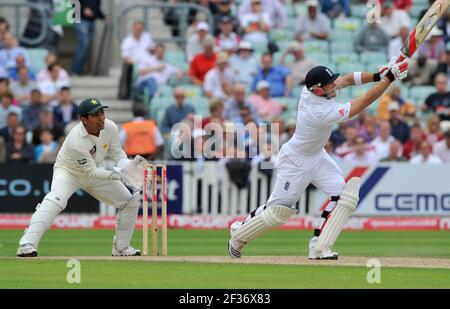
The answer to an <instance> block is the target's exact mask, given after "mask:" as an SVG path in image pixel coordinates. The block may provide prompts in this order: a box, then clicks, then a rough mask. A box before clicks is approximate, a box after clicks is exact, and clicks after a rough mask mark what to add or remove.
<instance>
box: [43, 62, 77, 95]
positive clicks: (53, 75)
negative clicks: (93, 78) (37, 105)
mask: <svg viewBox="0 0 450 309" xmlns="http://www.w3.org/2000/svg"><path fill="white" fill-rule="evenodd" d="M61 70H62V69H61V66H60V65H59V64H58V63H53V64H50V65H49V66H48V72H49V75H48V78H46V79H41V80H38V83H37V84H38V87H39V90H40V92H41V93H42V101H43V102H44V103H50V102H52V101H55V100H57V99H58V93H59V90H61V88H62V87H68V86H69V85H70V83H69V80H68V79H66V77H65V74H64V73H63V72H62V71H61Z"/></svg>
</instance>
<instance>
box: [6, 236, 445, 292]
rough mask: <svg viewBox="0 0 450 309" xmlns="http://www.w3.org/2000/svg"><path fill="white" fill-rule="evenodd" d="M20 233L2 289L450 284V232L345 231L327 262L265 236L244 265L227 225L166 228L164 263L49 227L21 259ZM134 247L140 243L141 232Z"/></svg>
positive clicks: (300, 246)
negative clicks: (375, 267)
mask: <svg viewBox="0 0 450 309" xmlns="http://www.w3.org/2000/svg"><path fill="white" fill-rule="evenodd" d="M21 234H22V231H18V230H7V231H5V230H0V288H31V287H33V288H62V287H67V288H450V233H449V232H435V231H433V232H431V231H430V232H345V233H343V234H342V235H341V237H340V239H339V241H338V243H337V244H336V250H338V251H339V252H340V253H341V255H342V259H340V260H339V261H337V262H327V263H322V262H314V261H313V262H310V261H308V260H307V259H306V258H304V257H305V256H306V254H307V250H306V244H307V241H308V239H309V237H310V235H311V232H306V231H273V232H270V233H268V234H266V235H264V236H263V237H261V238H260V239H258V240H256V241H255V242H253V243H252V244H251V245H250V246H248V248H247V249H246V250H245V258H244V259H242V262H243V263H239V262H236V261H235V260H233V261H232V260H231V259H229V258H228V257H227V251H226V243H227V240H228V234H227V231H222V230H219V231H206V230H169V243H168V245H169V255H170V256H171V257H172V260H171V261H167V262H166V261H164V260H163V258H159V259H157V260H152V259H151V258H150V259H145V258H140V257H138V258H133V260H126V259H122V258H114V259H112V258H111V257H110V256H109V255H110V252H111V239H112V236H113V231H112V230H52V231H49V232H48V233H47V234H46V235H45V237H44V239H43V240H42V242H41V246H40V248H39V256H40V258H39V259H16V258H14V256H15V251H16V248H17V241H18V239H19V238H20V236H21ZM133 245H134V246H135V247H140V245H141V231H140V230H139V231H136V233H135V238H134V241H133ZM83 256H85V257H86V258H87V257H89V258H88V259H87V260H84V259H83V258H79V260H80V267H81V272H80V274H81V277H80V278H81V283H80V284H69V283H67V281H66V275H67V272H68V271H69V270H70V269H69V268H68V267H67V265H66V263H67V261H68V260H69V259H70V258H71V257H83ZM251 256H256V257H255V258H253V259H252V258H251ZM208 257H211V259H208ZM374 257H377V258H378V259H379V260H380V262H381V264H382V268H381V283H375V284H369V283H368V282H367V280H366V278H367V273H368V271H369V270H370V268H367V267H366V261H367V260H369V259H370V258H374ZM177 258H178V260H177ZM173 259H175V260H173ZM180 259H182V261H180ZM205 259H206V260H205ZM392 261H394V262H393V264H391V265H390V266H389V263H391V262H392ZM346 262H349V263H350V264H346ZM346 265H353V266H346ZM384 265H387V266H386V267H385V266H384ZM388 266H389V267H388Z"/></svg>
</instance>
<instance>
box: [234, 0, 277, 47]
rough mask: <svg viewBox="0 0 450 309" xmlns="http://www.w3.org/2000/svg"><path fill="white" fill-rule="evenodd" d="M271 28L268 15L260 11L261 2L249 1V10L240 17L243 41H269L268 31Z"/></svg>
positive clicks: (257, 0) (256, 0)
mask: <svg viewBox="0 0 450 309" xmlns="http://www.w3.org/2000/svg"><path fill="white" fill-rule="evenodd" d="M271 27H272V22H271V20H270V15H269V13H267V12H265V11H263V10H262V6H261V0H251V10H250V12H248V13H245V14H243V15H242V18H241V28H242V29H243V31H244V33H245V34H244V40H246V41H249V42H258V43H265V42H268V41H269V31H270V28H271Z"/></svg>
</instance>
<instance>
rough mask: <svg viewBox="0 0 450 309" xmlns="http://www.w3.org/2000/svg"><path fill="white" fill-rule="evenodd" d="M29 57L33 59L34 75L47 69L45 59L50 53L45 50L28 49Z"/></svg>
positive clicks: (32, 68)
mask: <svg viewBox="0 0 450 309" xmlns="http://www.w3.org/2000/svg"><path fill="white" fill-rule="evenodd" d="M27 52H28V55H29V56H30V59H31V70H32V71H33V72H34V73H36V74H37V73H39V72H40V71H41V70H42V69H45V67H46V64H45V57H46V56H47V54H48V51H47V50H46V49H45V48H28V49H27Z"/></svg>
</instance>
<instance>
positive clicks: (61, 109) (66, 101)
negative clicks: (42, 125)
mask: <svg viewBox="0 0 450 309" xmlns="http://www.w3.org/2000/svg"><path fill="white" fill-rule="evenodd" d="M53 119H54V121H55V124H57V125H59V126H61V127H65V126H66V125H67V124H69V123H71V122H72V121H77V120H78V105H76V104H75V102H74V101H73V99H72V94H71V93H70V88H69V87H62V88H61V90H59V101H58V105H57V106H56V107H55V109H54V110H53Z"/></svg>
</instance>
